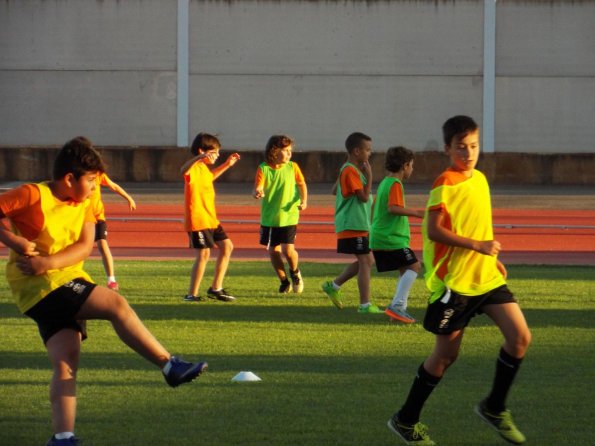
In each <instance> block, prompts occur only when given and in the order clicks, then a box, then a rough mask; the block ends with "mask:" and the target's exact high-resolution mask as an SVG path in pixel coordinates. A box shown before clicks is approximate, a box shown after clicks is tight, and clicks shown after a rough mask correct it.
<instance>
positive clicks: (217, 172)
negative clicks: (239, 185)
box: [211, 153, 240, 180]
mask: <svg viewBox="0 0 595 446" xmlns="http://www.w3.org/2000/svg"><path fill="white" fill-rule="evenodd" d="M239 160H240V154H239V153H232V154H231V155H229V156H228V157H227V159H226V160H225V162H224V163H223V164H220V165H219V166H217V167H215V168H214V169H213V170H212V171H211V172H212V173H213V179H214V180H216V179H217V178H219V177H220V176H221V174H223V172H225V171H226V170H227V169H229V168H230V167H231V166H233V165H234V164H235V163H237V162H238V161H239Z"/></svg>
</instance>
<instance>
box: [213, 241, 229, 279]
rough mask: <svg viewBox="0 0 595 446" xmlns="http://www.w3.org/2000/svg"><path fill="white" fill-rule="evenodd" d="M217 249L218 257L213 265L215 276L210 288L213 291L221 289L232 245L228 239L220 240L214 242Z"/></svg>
mask: <svg viewBox="0 0 595 446" xmlns="http://www.w3.org/2000/svg"><path fill="white" fill-rule="evenodd" d="M215 243H216V244H217V247H218V248H219V255H218V256H217V263H216V264H215V274H214V275H213V283H212V285H211V286H212V288H213V289H214V290H220V289H221V288H223V279H224V278H225V274H226V273H227V267H228V266H229V259H230V258H231V253H232V251H233V243H232V242H231V240H230V239H225V240H221V241H220V242H215Z"/></svg>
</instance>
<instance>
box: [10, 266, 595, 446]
mask: <svg viewBox="0 0 595 446" xmlns="http://www.w3.org/2000/svg"><path fill="white" fill-rule="evenodd" d="M87 266H88V270H89V272H90V273H91V274H92V276H93V277H95V278H96V279H97V280H98V281H100V282H101V283H103V279H104V277H103V271H102V269H101V265H100V263H99V262H98V261H89V262H88V263H87ZM190 266H191V262H190V261H161V262H157V261H152V262H151V261H134V262H133V261H124V260H121V261H117V262H116V268H117V273H118V279H119V282H120V284H121V292H122V294H123V295H125V296H126V297H127V298H128V299H129V301H130V302H131V304H132V305H133V307H134V308H135V309H136V311H137V312H138V314H139V315H140V317H141V319H143V320H144V321H145V323H146V325H147V326H148V327H149V328H150V329H151V331H152V332H153V333H154V334H155V335H156V336H157V338H158V339H160V340H161V342H162V343H163V344H164V345H165V346H166V347H167V348H168V349H169V350H170V351H171V352H172V353H174V354H177V355H181V356H183V357H184V358H186V359H189V360H197V359H201V360H207V361H208V362H209V364H210V371H209V373H208V374H206V375H204V376H203V377H201V378H199V379H198V380H197V381H195V382H193V383H191V384H187V385H184V386H181V387H178V388H176V389H171V388H169V387H168V386H167V385H166V384H165V382H164V380H163V378H162V376H161V374H160V372H159V371H158V370H156V369H155V368H154V367H153V366H151V365H150V364H148V363H146V362H145V361H144V360H143V359H141V358H140V357H138V356H137V355H136V354H134V353H133V352H132V351H130V350H129V349H128V348H127V347H126V346H124V345H123V344H122V343H121V342H120V341H119V340H118V339H117V337H116V336H115V334H114V333H113V330H112V329H111V326H110V325H109V324H108V323H106V322H103V321H91V322H90V323H89V339H88V340H87V341H86V342H85V343H84V344H83V353H82V359H81V366H80V371H79V378H78V382H79V387H78V417H77V429H76V431H77V436H79V437H80V438H82V439H83V440H84V444H85V446H93V445H103V444H111V445H131V446H132V445H160V444H164V445H202V444H205V445H210V446H214V445H222V446H223V445H225V446H230V445H275V446H285V445H287V446H289V445H317V446H318V445H322V446H325V445H364V446H367V445H392V444H399V443H400V442H399V440H398V439H397V438H396V437H395V436H394V435H393V434H392V433H391V432H390V431H389V430H388V429H387V428H386V421H387V419H388V418H389V417H390V416H391V415H392V413H393V412H394V411H395V410H396V409H397V408H398V407H399V406H400V404H401V403H402V402H403V400H404V398H405V396H406V393H407V392H408V390H409V386H410V384H411V381H412V379H413V377H414V374H415V371H416V369H417V367H418V366H419V364H420V363H421V362H422V361H423V360H424V358H425V357H426V355H427V354H428V353H429V352H430V350H431V348H432V345H433V336H432V335H431V334H429V333H427V332H425V331H424V330H423V328H422V327H421V325H420V324H419V323H418V324H415V325H412V326H405V325H400V324H392V323H389V322H388V321H387V318H386V317H385V316H384V315H365V316H364V315H359V314H357V313H356V311H355V306H356V287H355V283H348V284H347V285H345V287H344V294H345V296H346V298H345V301H346V304H347V308H345V309H344V310H343V311H339V310H337V309H336V308H335V307H333V306H332V305H331V304H330V302H329V301H328V300H327V298H326V297H325V296H324V295H323V294H322V293H321V292H320V291H319V285H320V283H321V282H322V281H323V280H325V279H328V278H332V277H333V276H335V275H336V274H337V273H338V272H339V271H340V270H341V269H342V268H343V265H338V264H334V265H332V264H319V263H316V264H315V263H304V264H303V265H302V268H301V269H302V271H303V274H304V278H305V283H306V290H305V291H304V293H303V294H302V295H301V296H296V295H286V296H281V295H279V294H277V293H276V290H277V287H278V283H277V281H276V279H274V277H273V271H272V269H271V267H270V265H269V264H268V263H265V262H235V263H232V265H231V268H230V271H229V274H228V278H227V280H226V287H227V288H228V289H229V290H231V291H233V293H234V294H235V295H237V296H239V299H238V301H237V302H235V303H231V304H229V303H221V302H214V301H210V302H204V303H185V302H182V301H181V297H182V295H183V294H184V293H185V291H186V287H187V284H188V280H189V279H188V275H189V270H190ZM0 268H1V269H2V270H3V269H4V261H3V262H0ZM211 271H212V264H211V265H210V266H209V270H208V271H207V276H206V279H205V283H204V284H203V285H208V282H209V279H210V277H211ZM394 283H395V277H394V275H389V274H384V275H378V274H375V275H374V276H373V278H372V289H373V295H374V296H375V299H374V301H375V302H376V303H377V304H379V305H382V306H384V305H386V304H387V303H388V302H389V297H390V296H391V295H392V292H393V290H394ZM509 286H510V288H511V289H512V290H513V292H514V293H515V295H516V296H517V298H518V299H519V301H520V303H521V306H522V308H523V309H524V312H525V315H526V317H527V319H528V322H529V325H530V327H531V329H532V332H533V344H532V346H531V348H530V350H529V353H528V355H527V358H526V361H525V363H524V364H523V367H522V369H521V371H520V373H519V375H518V377H517V381H516V383H515V386H514V388H513V390H512V393H511V396H510V398H509V406H510V408H511V410H512V411H513V414H514V415H515V419H516V421H517V424H518V426H519V427H520V428H521V430H522V431H523V432H524V433H525V434H526V436H527V438H528V444H531V445H539V446H543V445H565V444H573V445H588V444H593V434H594V428H593V425H592V422H589V421H588V420H592V419H593V416H594V414H595V410H594V409H595V402H594V396H595V395H594V391H593V383H594V382H595V379H594V378H595V354H594V353H593V345H595V330H594V328H593V327H594V321H595V317H594V316H595V275H594V274H593V268H592V267H589V268H587V267H555V266H542V267H524V266H510V267H509ZM205 289H206V288H205ZM426 297H427V293H426V291H425V288H424V284H423V282H422V281H421V280H418V281H417V282H416V284H415V285H414V289H413V291H412V295H411V297H410V307H409V308H410V310H411V313H412V314H413V315H414V316H417V317H418V318H421V317H423V313H424V309H425V301H426ZM0 318H1V322H0V339H2V343H1V344H0V369H1V375H0V444H14V445H19V446H27V445H42V444H45V441H46V440H47V439H48V438H49V437H50V435H51V424H50V411H49V402H48V383H49V378H50V373H51V370H50V367H49V362H48V360H47V357H46V355H45V350H44V348H43V345H42V343H41V340H40V338H39V336H38V333H37V329H36V326H35V325H34V323H33V322H32V321H31V320H29V319H28V318H26V317H22V316H20V315H19V313H18V311H17V309H16V306H15V305H14V303H13V302H12V298H11V297H10V293H9V291H8V289H7V285H6V281H5V280H4V279H3V280H2V281H1V282H0ZM500 344H501V337H500V335H499V333H498V331H497V329H495V328H494V327H493V326H492V325H491V324H490V322H489V320H488V319H487V318H486V317H485V316H483V317H479V318H476V319H475V320H474V321H473V323H472V324H471V326H470V327H469V328H468V329H467V332H466V339H465V341H464V342H463V347H462V352H461V355H460V357H459V360H458V361H457V362H456V363H455V364H454V365H453V366H452V367H451V368H450V370H449V371H448V373H447V374H446V376H445V378H444V379H443V380H442V382H441V384H440V386H438V387H437V389H436V390H435V391H434V394H433V395H432V396H431V398H430V400H429V401H428V404H427V405H426V408H425V410H424V412H423V414H422V421H423V422H424V423H426V424H428V426H429V427H430V434H431V436H432V439H434V440H435V441H436V442H437V443H438V444H439V445H440V446H447V445H451V446H461V445H492V444H494V445H498V444H505V443H504V442H503V441H501V440H500V439H499V438H498V437H497V435H496V434H495V433H494V432H493V431H492V430H490V429H489V428H488V427H487V426H486V425H485V424H483V422H481V421H480V420H479V418H477V416H476V415H475V414H474V413H473V406H474V405H475V403H477V402H478V401H479V400H480V399H481V398H482V397H483V396H484V395H485V394H486V392H487V391H488V389H489V388H490V386H491V380H492V375H493V370H494V364H495V358H496V355H497V352H498V349H499V347H500ZM243 370H250V371H252V372H254V373H256V374H257V375H258V376H260V377H261V378H262V381H261V382H258V383H234V382H231V378H232V377H233V376H234V375H235V374H237V373H238V372H240V371H243Z"/></svg>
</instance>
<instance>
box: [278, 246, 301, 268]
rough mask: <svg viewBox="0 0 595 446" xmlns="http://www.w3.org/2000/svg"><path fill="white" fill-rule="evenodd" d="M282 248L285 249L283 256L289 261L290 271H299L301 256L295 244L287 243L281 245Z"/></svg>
mask: <svg viewBox="0 0 595 446" xmlns="http://www.w3.org/2000/svg"><path fill="white" fill-rule="evenodd" d="M281 248H282V249H283V255H284V256H285V258H286V259H287V264H288V265H289V271H290V272H291V271H295V270H296V269H298V262H299V254H298V252H297V251H296V250H295V245H294V244H293V243H285V244H282V245H281Z"/></svg>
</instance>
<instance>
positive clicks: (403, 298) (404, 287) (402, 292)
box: [390, 269, 417, 310]
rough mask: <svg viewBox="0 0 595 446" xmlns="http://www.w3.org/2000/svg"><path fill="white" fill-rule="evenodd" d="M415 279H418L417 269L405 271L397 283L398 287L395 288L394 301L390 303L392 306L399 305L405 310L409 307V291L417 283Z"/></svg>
mask: <svg viewBox="0 0 595 446" xmlns="http://www.w3.org/2000/svg"><path fill="white" fill-rule="evenodd" d="M415 279H417V273H416V272H415V271H413V270H411V269H408V270H407V271H405V272H404V273H403V275H402V276H401V278H400V279H399V282H398V283H397V289H396V290H395V295H394V297H393V301H392V302H391V304H390V306H391V307H399V308H402V309H403V310H404V309H405V308H407V299H408V298H409V291H411V287H412V286H413V284H414V283H415Z"/></svg>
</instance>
